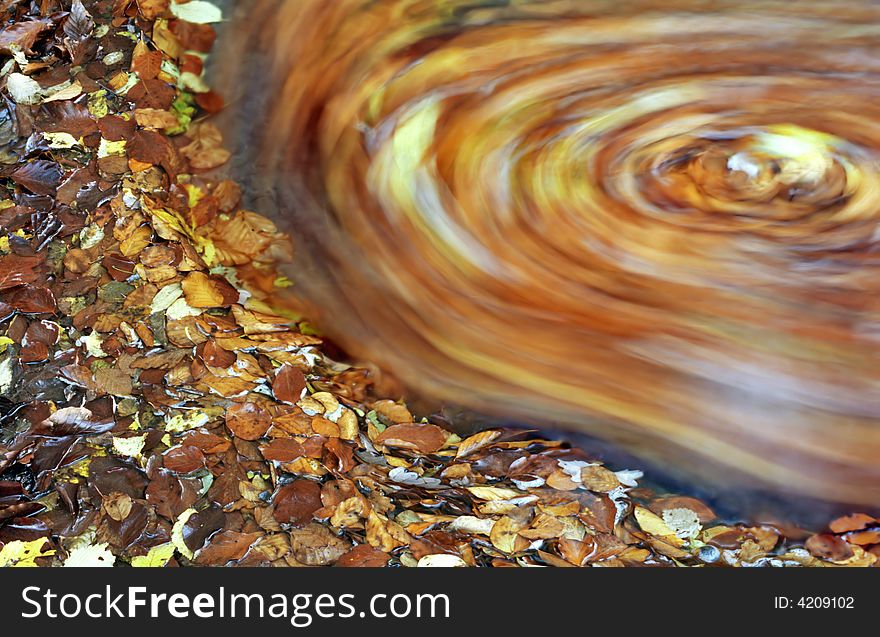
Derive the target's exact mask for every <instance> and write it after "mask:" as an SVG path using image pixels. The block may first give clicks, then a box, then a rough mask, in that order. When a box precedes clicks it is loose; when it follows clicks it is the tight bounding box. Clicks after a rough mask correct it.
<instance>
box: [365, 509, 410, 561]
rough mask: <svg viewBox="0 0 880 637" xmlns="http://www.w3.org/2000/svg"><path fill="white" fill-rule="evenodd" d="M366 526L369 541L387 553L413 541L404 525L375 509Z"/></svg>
mask: <svg viewBox="0 0 880 637" xmlns="http://www.w3.org/2000/svg"><path fill="white" fill-rule="evenodd" d="M366 527H367V542H369V543H370V545H371V546H373V547H374V548H377V549H379V550H380V551H385V552H386V553H388V552H390V551H393V550H394V549H396V548H397V547H398V546H406V545H407V544H409V543H410V542H411V541H412V537H411V536H410V534H409V533H407V532H406V531H405V530H404V529H403V527H402V526H400V525H399V524H398V523H397V522H392V521H391V520H389V519H388V518H386V517H385V516H384V515H382V514H380V513H376V512H375V511H370V514H369V516H368V517H367V524H366Z"/></svg>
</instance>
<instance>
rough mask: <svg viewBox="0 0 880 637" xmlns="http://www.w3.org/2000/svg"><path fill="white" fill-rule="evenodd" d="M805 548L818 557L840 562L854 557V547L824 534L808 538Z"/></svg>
mask: <svg viewBox="0 0 880 637" xmlns="http://www.w3.org/2000/svg"><path fill="white" fill-rule="evenodd" d="M805 546H806V547H807V550H808V551H809V552H810V553H812V554H813V555H815V556H816V557H822V558H825V559H828V560H831V561H833V562H840V561H843V560H846V559H848V558H850V557H852V556H853V549H852V547H851V546H850V545H849V544H847V543H846V542H845V541H843V540H842V539H840V538H839V537H836V536H834V535H829V534H827V533H823V534H821V535H813V536H811V537H809V538H807V541H806V544H805Z"/></svg>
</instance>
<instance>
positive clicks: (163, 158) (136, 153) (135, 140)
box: [126, 130, 180, 175]
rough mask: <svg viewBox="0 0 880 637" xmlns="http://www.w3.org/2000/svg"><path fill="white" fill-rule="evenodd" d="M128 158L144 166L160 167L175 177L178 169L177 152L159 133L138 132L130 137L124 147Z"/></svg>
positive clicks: (178, 159)
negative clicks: (142, 163)
mask: <svg viewBox="0 0 880 637" xmlns="http://www.w3.org/2000/svg"><path fill="white" fill-rule="evenodd" d="M126 150H127V152H128V156H129V157H130V158H131V159H136V160H138V161H140V162H144V163H145V164H153V165H156V166H161V167H162V168H163V169H164V170H165V172H167V173H168V174H169V175H176V174H177V172H178V170H179V169H180V158H179V157H178V156H177V151H175V150H174V147H173V146H172V145H171V142H170V141H168V138H167V137H165V135H162V134H161V133H157V132H156V131H150V130H139V131H137V132H135V134H134V135H132V136H131V139H129V140H128V145H127V146H126Z"/></svg>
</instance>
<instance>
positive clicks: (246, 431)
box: [226, 403, 272, 440]
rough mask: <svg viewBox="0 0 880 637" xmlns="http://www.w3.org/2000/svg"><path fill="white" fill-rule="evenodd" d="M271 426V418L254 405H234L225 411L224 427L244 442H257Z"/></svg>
mask: <svg viewBox="0 0 880 637" xmlns="http://www.w3.org/2000/svg"><path fill="white" fill-rule="evenodd" d="M271 425H272V417H271V416H270V415H269V414H268V413H266V411H265V410H263V409H262V408H261V407H260V406H258V405H256V404H254V403H234V404H232V405H231V406H230V407H229V409H227V410H226V426H227V427H229V430H230V431H231V432H232V433H234V434H235V435H236V436H238V437H239V438H243V439H244V440H257V439H258V438H260V437H261V436H262V435H263V434H265V433H266V432H267V431H268V430H269V427H270V426H271Z"/></svg>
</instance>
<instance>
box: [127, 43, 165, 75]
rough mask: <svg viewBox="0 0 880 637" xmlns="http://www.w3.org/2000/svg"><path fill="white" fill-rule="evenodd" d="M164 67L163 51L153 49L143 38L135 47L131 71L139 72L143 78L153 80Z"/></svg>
mask: <svg viewBox="0 0 880 637" xmlns="http://www.w3.org/2000/svg"><path fill="white" fill-rule="evenodd" d="M161 68H162V52H161V51H153V50H151V49H150V48H149V47H148V46H147V45H146V43H145V42H144V41H143V40H141V41H139V42H138V43H137V45H136V46H135V47H134V52H133V53H132V56H131V72H132V73H137V74H138V77H139V78H141V80H153V79H155V78H156V76H157V75H159V70H160V69H161Z"/></svg>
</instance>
